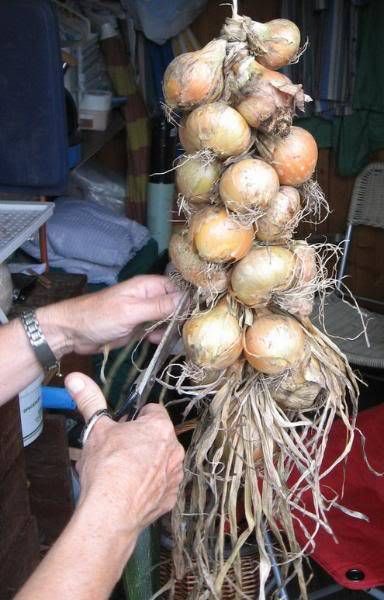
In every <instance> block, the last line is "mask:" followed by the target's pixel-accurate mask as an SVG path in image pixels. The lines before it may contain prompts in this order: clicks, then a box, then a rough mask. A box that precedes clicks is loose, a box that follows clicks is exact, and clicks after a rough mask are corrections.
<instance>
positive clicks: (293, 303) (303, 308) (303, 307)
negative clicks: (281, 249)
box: [284, 240, 317, 317]
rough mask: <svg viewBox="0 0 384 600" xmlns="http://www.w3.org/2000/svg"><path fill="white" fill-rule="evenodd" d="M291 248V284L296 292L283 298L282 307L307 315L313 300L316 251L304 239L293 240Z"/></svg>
mask: <svg viewBox="0 0 384 600" xmlns="http://www.w3.org/2000/svg"><path fill="white" fill-rule="evenodd" d="M291 250H292V252H293V254H294V256H295V259H296V264H295V274H294V284H293V286H294V287H295V288H296V289H297V293H294V294H290V295H289V297H287V298H285V300H284V308H285V309H286V310H287V311H288V312H290V313H291V314H293V315H298V316H300V317H308V316H309V315H310V314H311V313H312V310H313V304H314V300H315V291H316V276H317V262H316V251H315V249H314V248H313V246H310V245H309V244H307V242H305V241H304V240H297V241H296V240H295V242H293V244H292V245H291Z"/></svg>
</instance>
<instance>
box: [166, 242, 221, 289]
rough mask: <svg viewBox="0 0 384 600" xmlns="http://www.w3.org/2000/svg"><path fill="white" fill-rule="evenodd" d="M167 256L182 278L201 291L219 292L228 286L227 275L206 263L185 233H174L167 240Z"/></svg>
mask: <svg viewBox="0 0 384 600" xmlns="http://www.w3.org/2000/svg"><path fill="white" fill-rule="evenodd" d="M169 257H170V259H171V261H172V263H173V265H174V266H175V267H176V269H177V270H178V271H179V272H180V273H181V275H182V276H183V278H184V279H185V280H186V281H189V283H192V284H193V285H195V286H196V287H198V288H201V289H202V290H203V291H206V292H209V293H210V294H219V293H221V292H224V291H225V290H226V289H227V287H228V275H227V273H225V271H222V270H213V269H208V265H207V264H206V263H205V262H204V261H203V260H201V258H200V257H199V256H198V255H197V254H196V252H194V250H193V248H192V245H191V243H190V242H189V241H188V239H187V236H186V234H183V233H174V234H173V235H172V237H171V239H170V242H169Z"/></svg>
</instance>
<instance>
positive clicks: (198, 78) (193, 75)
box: [163, 39, 227, 110]
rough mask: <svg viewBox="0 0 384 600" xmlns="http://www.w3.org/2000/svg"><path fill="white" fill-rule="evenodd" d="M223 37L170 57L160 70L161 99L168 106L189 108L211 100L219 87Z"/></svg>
mask: <svg viewBox="0 0 384 600" xmlns="http://www.w3.org/2000/svg"><path fill="white" fill-rule="evenodd" d="M226 46H227V44H226V42H225V40H221V39H219V40H212V41H211V42H209V44H207V45H206V46H204V48H202V49H201V50H196V51H194V52H186V53H184V54H180V55H179V56H176V58H174V59H173V61H172V62H171V63H170V64H169V65H168V67H167V69H166V71H165V73H164V81H163V92H164V99H165V102H166V103H167V105H168V106H169V107H170V108H176V109H181V110H190V109H191V108H194V107H196V106H199V105H200V104H203V103H205V102H213V101H214V100H216V99H217V98H219V96H220V95H221V92H222V89H223V82H224V78H223V62H224V58H225V51H226Z"/></svg>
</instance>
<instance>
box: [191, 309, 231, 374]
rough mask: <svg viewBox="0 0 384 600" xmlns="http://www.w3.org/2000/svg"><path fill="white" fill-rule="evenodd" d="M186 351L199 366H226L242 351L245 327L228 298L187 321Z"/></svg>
mask: <svg viewBox="0 0 384 600" xmlns="http://www.w3.org/2000/svg"><path fill="white" fill-rule="evenodd" d="M183 341H184V346H185V350H186V354H187V356H188V358H189V359H190V360H192V362H194V363H195V364H196V365H198V366H199V367H206V368H208V369H225V368H227V367H229V366H230V365H232V364H233V363H234V362H235V361H236V360H237V359H238V358H239V356H240V354H241V352H242V331H241V327H240V325H239V323H238V320H237V318H236V317H235V316H234V315H233V314H231V312H230V309H229V307H228V304H227V302H226V301H225V300H224V301H221V302H220V303H219V304H218V305H217V306H215V307H214V308H212V309H210V310H208V311H206V312H204V313H200V314H198V315H195V316H192V317H191V318H190V319H188V320H187V321H186V322H185V323H184V327H183Z"/></svg>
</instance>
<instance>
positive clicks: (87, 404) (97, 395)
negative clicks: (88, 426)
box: [64, 373, 107, 421]
mask: <svg viewBox="0 0 384 600" xmlns="http://www.w3.org/2000/svg"><path fill="white" fill-rule="evenodd" d="M64 383H65V387H66V388H67V391H68V392H69V393H70V394H71V396H72V398H73V399H74V401H75V402H76V404H77V408H78V409H79V411H80V412H81V414H82V415H83V417H84V420H85V421H88V420H89V419H90V418H91V417H92V415H94V414H95V412H96V411H97V410H101V409H103V408H107V403H106V401H105V398H104V396H103V393H102V391H101V389H100V388H99V386H98V385H97V384H96V383H95V382H94V381H93V380H92V379H91V378H90V377H87V375H84V374H83V373H70V375H67V377H66V378H65V381H64Z"/></svg>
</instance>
